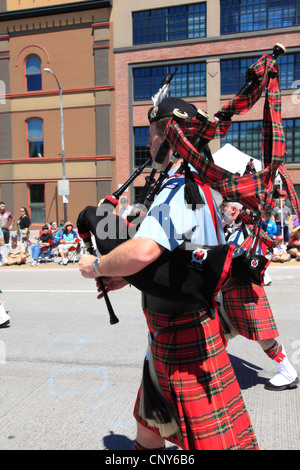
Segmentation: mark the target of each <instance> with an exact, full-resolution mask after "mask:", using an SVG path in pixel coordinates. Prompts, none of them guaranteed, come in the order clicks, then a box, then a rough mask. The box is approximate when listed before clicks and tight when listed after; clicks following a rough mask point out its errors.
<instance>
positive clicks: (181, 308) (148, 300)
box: [142, 292, 206, 314]
mask: <svg viewBox="0 0 300 470" xmlns="http://www.w3.org/2000/svg"><path fill="white" fill-rule="evenodd" d="M142 305H143V308H145V309H147V310H152V311H153V312H159V313H169V314H180V313H183V312H195V311H198V310H202V309H203V308H206V307H205V305H204V303H197V304H193V303H188V302H186V301H183V302H177V301H176V302H174V301H172V300H168V299H161V298H159V297H154V296H153V295H148V294H145V293H144V292H143V295H142Z"/></svg>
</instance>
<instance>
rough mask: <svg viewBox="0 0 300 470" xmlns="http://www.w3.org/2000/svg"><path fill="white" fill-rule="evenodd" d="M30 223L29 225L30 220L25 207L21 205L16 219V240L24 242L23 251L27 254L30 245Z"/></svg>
mask: <svg viewBox="0 0 300 470" xmlns="http://www.w3.org/2000/svg"><path fill="white" fill-rule="evenodd" d="M30 225H31V220H30V217H29V214H28V212H27V209H26V207H21V208H20V217H19V220H18V230H17V233H18V240H19V241H20V242H22V243H23V244H24V247H25V253H26V254H27V256H28V255H29V245H30V241H29V235H30V231H29V227H30Z"/></svg>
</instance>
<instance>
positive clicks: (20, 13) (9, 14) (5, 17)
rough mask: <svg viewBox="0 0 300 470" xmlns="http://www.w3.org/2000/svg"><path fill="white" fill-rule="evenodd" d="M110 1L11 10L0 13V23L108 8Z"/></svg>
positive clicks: (92, 0)
mask: <svg viewBox="0 0 300 470" xmlns="http://www.w3.org/2000/svg"><path fill="white" fill-rule="evenodd" d="M111 6H112V5H111V1H110V0H86V1H84V2H79V3H78V2H74V3H63V4H61V5H49V6H45V7H36V8H26V9H24V10H12V11H5V12H3V13H0V22H1V21H11V20H23V19H24V18H34V17H38V16H49V15H61V14H63V13H70V12H76V11H84V10H96V9H98V8H110V7H111Z"/></svg>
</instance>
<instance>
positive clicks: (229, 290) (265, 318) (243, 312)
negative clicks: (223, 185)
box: [222, 202, 299, 391]
mask: <svg viewBox="0 0 300 470" xmlns="http://www.w3.org/2000/svg"><path fill="white" fill-rule="evenodd" d="M242 207H243V206H242V205H241V204H239V203H237V202H225V203H224V205H223V219H224V221H225V223H226V225H225V226H224V232H225V240H226V242H227V243H233V244H234V245H235V246H236V248H238V247H239V246H240V245H241V244H242V242H243V241H244V239H245V237H246V236H247V233H244V232H245V231H246V232H247V230H246V227H243V224H242V223H238V224H236V226H235V227H234V225H235V221H236V219H237V217H238V216H239V213H240V211H241V209H242ZM230 228H233V230H230ZM262 251H263V250H262V248H261V246H260V243H258V247H257V250H256V253H257V254H259V253H262ZM222 296H223V305H224V309H225V312H226V315H227V316H228V317H229V318H230V321H231V323H232V324H233V326H234V328H235V329H236V331H237V332H238V334H240V335H241V336H244V338H247V339H249V340H253V341H257V342H258V344H259V345H260V346H261V348H262V349H263V351H264V353H265V354H266V355H267V356H268V357H269V358H270V359H272V360H273V361H274V365H275V366H276V368H277V374H276V375H274V377H272V378H271V379H270V380H268V382H266V383H265V389H266V390H277V391H282V390H286V389H290V388H295V387H296V386H297V384H298V383H299V378H298V375H297V372H296V370H295V369H294V367H293V366H292V364H291V363H290V361H289V360H288V357H287V354H286V352H285V349H284V347H283V345H282V343H281V342H280V341H279V338H278V337H279V332H278V330H277V325H276V322H275V318H274V316H273V312H272V309H271V305H270V303H269V301H268V298H267V295H266V292H265V290H264V287H263V286H261V285H258V284H254V283H253V282H251V281H250V280H249V281H244V282H240V284H238V285H233V286H230V284H229V287H227V285H225V286H224V288H223V289H222Z"/></svg>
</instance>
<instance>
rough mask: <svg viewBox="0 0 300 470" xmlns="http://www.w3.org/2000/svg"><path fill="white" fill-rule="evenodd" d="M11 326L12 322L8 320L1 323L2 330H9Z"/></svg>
mask: <svg viewBox="0 0 300 470" xmlns="http://www.w3.org/2000/svg"><path fill="white" fill-rule="evenodd" d="M9 324H10V321H9V320H7V321H5V322H4V323H1V325H0V328H7V327H8V326H9Z"/></svg>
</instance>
